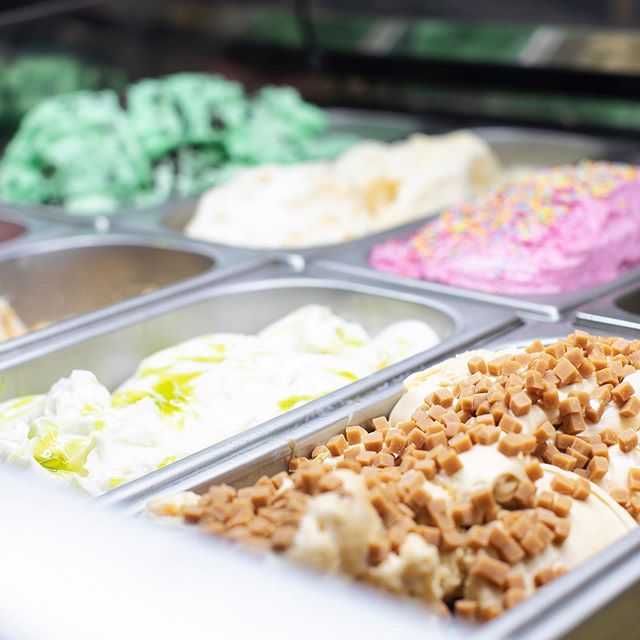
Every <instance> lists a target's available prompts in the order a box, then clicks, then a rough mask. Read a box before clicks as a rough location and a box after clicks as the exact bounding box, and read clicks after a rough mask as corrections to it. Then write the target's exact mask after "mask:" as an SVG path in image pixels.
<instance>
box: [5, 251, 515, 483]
mask: <svg viewBox="0 0 640 640" xmlns="http://www.w3.org/2000/svg"><path fill="white" fill-rule="evenodd" d="M309 303H315V304H324V305H327V306H329V307H331V308H332V309H333V310H334V311H335V312H336V313H337V314H338V315H340V316H342V317H344V318H346V319H347V320H351V321H355V322H358V323H360V324H362V325H363V326H364V328H365V329H366V330H367V331H369V332H371V333H372V334H375V333H377V332H379V331H380V330H381V329H382V328H383V327H385V326H387V325H388V324H389V323H391V322H394V321H396V320H400V319H407V318H414V319H419V320H423V321H426V322H427V323H429V324H431V326H432V327H433V328H434V330H435V331H436V332H437V333H438V334H439V336H440V337H441V339H442V342H441V343H440V344H438V345H436V346H435V347H433V348H432V349H429V350H427V351H424V352H422V353H419V354H417V355H415V356H412V357H410V358H407V359H406V360H404V361H402V362H400V363H397V364H394V365H391V366H389V367H387V368H386V369H383V370H381V371H379V372H377V373H375V374H372V375H370V376H368V377H366V378H363V379H361V380H359V381H357V382H354V383H351V384H348V385H347V386H345V387H343V388H341V389H339V390H337V391H335V392H333V393H331V394H329V395H327V396H326V397H324V398H320V399H318V400H315V401H312V402H309V403H308V404H306V405H303V406H302V407H299V408H296V409H293V410H291V411H290V412H288V413H287V414H284V415H283V416H280V417H278V418H274V419H273V420H271V421H269V422H267V423H265V424H264V425H262V426H259V427H255V428H253V429H250V430H248V431H245V432H244V433H242V434H239V435H238V436H234V437H233V438H230V439H228V440H226V441H224V442H223V443H220V444H218V445H214V446H213V447H211V448H210V449H206V450H204V451H203V452H201V453H200V454H195V455H194V456H189V457H188V458H185V459H184V460H182V461H179V462H177V463H174V464H171V465H168V466H167V467H165V468H164V469H161V470H160V471H158V472H156V473H154V474H151V475H150V476H147V477H145V478H143V479H141V480H138V481H136V482H152V483H153V484H154V485H155V484H157V482H158V475H157V474H160V475H159V477H160V479H162V478H163V477H167V474H168V477H169V478H172V477H173V474H174V473H175V472H178V471H181V472H184V469H185V468H189V465H191V464H203V463H204V464H207V465H208V464H210V459H211V457H212V456H213V457H214V458H215V457H216V456H222V457H225V456H227V455H232V454H234V453H235V452H237V451H238V450H240V449H243V448H248V447H251V446H252V444H253V443H255V442H258V441H260V440H261V439H262V438H264V437H267V438H270V437H272V435H273V434H274V433H286V432H287V431H288V429H289V428H290V427H291V425H292V424H295V423H297V422H300V421H302V420H308V419H309V418H311V417H313V416H315V415H318V414H319V412H321V411H327V410H328V409H329V408H331V407H334V406H337V405H338V404H344V403H346V402H349V401H351V400H352V399H353V398H354V397H357V396H359V395H361V394H364V393H368V392H370V391H371V390H372V389H375V388H378V387H379V386H381V385H384V384H387V383H388V382H389V381H390V380H394V379H399V378H403V377H404V376H405V375H406V374H407V373H408V372H409V371H410V370H412V369H418V368H422V367H423V366H424V364H425V362H426V361H429V360H431V359H433V358H437V357H443V356H445V355H448V354H449V353H450V352H451V351H456V350H459V349H464V348H466V347H467V346H468V345H470V344H473V343H475V342H476V341H477V340H479V339H481V338H484V337H487V336H490V335H495V334H496V333H498V332H500V331H504V330H508V329H509V328H511V327H513V326H517V325H518V324H519V321H518V320H517V319H516V318H515V317H514V316H513V315H512V314H510V313H509V312H507V311H504V310H500V309H496V308H493V307H491V306H487V305H467V304H466V303H464V302H463V301H456V300H449V299H447V298H445V297H443V296H437V295H436V296H430V297H427V296H415V295H412V294H411V293H409V292H406V291H403V290H401V289H399V290H390V289H386V288H384V287H374V286H371V285H367V284H365V283H361V282H359V281H357V280H353V279H345V278H336V277H334V278H329V277H327V276H326V274H324V273H322V272H321V271H319V270H314V269H306V270H303V271H302V272H300V273H297V272H296V270H295V268H294V267H293V266H290V265H288V264H282V265H280V266H277V267H266V268H265V269H264V270H262V271H259V272H258V274H256V276H254V277H253V278H252V277H245V278H243V279H238V281H236V282H234V283H233V284H231V283H230V284H225V285H219V286H215V287H210V288H201V289H198V290H193V291H191V292H188V293H184V294H183V295H180V296H176V297H174V298H173V299H164V300H158V301H157V302H155V303H153V304H150V305H147V306H146V307H145V308H141V307H139V308H137V309H133V310H131V311H129V312H127V313H122V314H120V315H118V316H112V317H110V318H108V319H105V320H104V321H103V322H100V323H96V324H95V325H91V326H89V325H85V326H83V327H80V328H78V329H76V330H75V331H73V332H70V333H68V334H64V335H58V336H56V337H55V338H52V339H50V340H47V341H46V342H40V343H38V344H35V345H32V347H31V348H29V349H25V350H24V351H23V352H22V353H18V354H15V355H13V356H12V355H11V354H10V355H9V356H8V357H6V358H3V360H2V362H1V363H0V383H1V387H0V397H1V398H3V399H6V398H11V397H16V396H20V395H25V394H33V393H38V392H42V391H45V390H46V389H48V388H49V387H50V385H51V384H52V383H53V382H55V381H56V380H57V379H59V378H60V377H61V376H65V375H68V374H69V373H70V372H71V371H72V370H73V369H89V370H91V371H93V372H94V373H95V374H96V375H97V376H98V378H99V379H100V380H101V381H102V382H103V383H104V384H105V385H106V386H108V387H111V388H113V387H115V386H116V385H118V384H119V383H121V382H122V381H123V380H124V379H126V378H127V377H128V376H129V375H131V374H132V373H133V371H135V369H136V367H137V365H138V364H139V362H140V360H142V359H143V358H145V357H146V356H148V355H150V354H151V353H154V352H156V351H158V350H160V349H163V348H165V347H168V346H170V345H175V344H177V343H179V342H181V341H184V340H186V339H189V338H192V337H194V336H198V335H202V334H206V333H210V332H212V331H226V332H240V333H255V332H257V331H259V330H260V329H262V328H263V327H265V326H266V325H267V324H269V323H270V322H272V321H274V320H276V319H278V318H280V317H282V316H283V315H285V314H286V313H288V312H290V311H293V310H294V309H297V308H299V307H301V306H303V305H305V304H309ZM185 465H186V467H185ZM174 467H177V469H176V470H175V471H174V469H173V468H174ZM148 478H152V479H151V480H149V479H148ZM131 484H132V483H131ZM128 486H129V485H125V486H124V487H122V488H121V489H120V491H125V492H126V491H127V489H128Z"/></svg>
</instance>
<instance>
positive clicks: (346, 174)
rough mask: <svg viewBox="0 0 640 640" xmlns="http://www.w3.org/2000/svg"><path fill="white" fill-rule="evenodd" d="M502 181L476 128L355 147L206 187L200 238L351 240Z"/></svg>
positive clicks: (197, 224) (196, 233)
mask: <svg viewBox="0 0 640 640" xmlns="http://www.w3.org/2000/svg"><path fill="white" fill-rule="evenodd" d="M499 178H500V167H499V164H498V161H497V158H496V157H495V155H494V154H493V153H492V151H491V149H490V148H489V146H488V145H487V144H486V143H485V142H484V141H483V140H482V139H481V138H479V137H478V136H476V135H475V134H473V133H471V132H469V131H458V132H455V133H450V134H447V135H441V136H426V135H422V134H416V135H413V136H411V137H410V138H408V139H407V140H405V141H402V142H394V143H391V144H385V143H382V142H373V141H366V142H362V143H360V144H356V145H354V146H353V147H352V148H351V149H349V150H348V151H346V152H345V153H344V154H342V155H341V156H340V157H339V158H338V159H337V160H335V161H334V162H309V163H301V164H295V165H265V166H260V167H256V168H251V169H246V170H244V171H242V172H241V173H239V174H238V175H237V176H236V177H234V178H233V179H231V180H230V181H229V182H227V183H225V184H223V185H220V186H217V187H214V188H213V189H211V190H209V191H208V192H207V193H205V194H204V195H203V196H202V198H201V199H200V202H199V203H198V207H197V209H196V213H195V216H194V217H193V219H192V220H191V221H190V223H189V224H188V226H187V228H186V233H187V234H188V235H190V236H192V237H194V238H201V239H205V240H212V241H215V242H224V243H228V244H235V245H245V246H251V247H263V248H283V247H302V246H313V245H321V244H331V243H337V242H345V241H347V240H352V239H354V238H358V237H360V236H363V235H366V234H369V233H374V232H376V231H381V230H383V229H387V228H390V227H394V226H398V225H401V224H404V223H407V222H410V221H412V220H415V219H418V218H420V217H422V216H425V215H427V214H429V213H433V212H435V211H437V210H438V209H441V208H443V207H445V206H448V205H451V204H454V203H456V202H459V201H461V200H463V199H465V198H466V197H468V196H471V195H473V194H475V193H476V192H478V191H481V190H483V189H485V188H486V187H488V186H490V185H491V184H493V183H495V182H496V181H497V180H498V179H499Z"/></svg>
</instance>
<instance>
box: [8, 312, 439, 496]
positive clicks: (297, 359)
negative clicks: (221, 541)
mask: <svg viewBox="0 0 640 640" xmlns="http://www.w3.org/2000/svg"><path fill="white" fill-rule="evenodd" d="M436 342H438V336H437V335H436V333H435V332H434V331H433V329H431V328H430V327H429V326H427V325H426V324H424V323H423V322H418V321H411V320H407V321H402V322H398V323H395V324H394V325H391V326H389V327H387V328H386V329H385V330H383V331H382V332H381V333H380V334H379V335H378V336H376V337H374V338H372V337H370V336H369V335H368V334H367V333H366V332H365V330H364V329H363V328H362V327H361V326H360V325H358V324H355V323H351V322H347V321H345V320H343V319H341V318H339V317H338V316H336V315H334V314H333V313H332V312H331V311H330V310H329V309H327V308H324V307H320V306H315V305H311V306H307V307H303V308H301V309H299V310H297V311H295V312H293V313H291V314H289V315H288V316H286V317H285V318H283V319H282V320H280V321H278V322H276V323H274V324H272V325H271V326H269V327H267V328H266V329H264V330H263V331H262V332H260V333H259V334H257V335H239V334H222V333H218V334H212V335H207V336H201V337H198V338H194V339H192V340H189V341H187V342H184V343H182V344H179V345H177V346H175V347H171V348H169V349H165V350H164V351H160V352H158V353H156V354H154V355H152V356H150V357H148V358H146V359H145V360H144V361H143V362H142V363H141V364H140V366H139V368H138V370H137V372H136V373H135V374H134V375H133V376H132V377H131V378H130V379H128V380H127V381H125V382H124V383H123V384H122V385H121V386H120V387H119V388H118V389H117V390H116V391H115V392H114V393H110V392H109V390H108V389H107V388H106V387H104V386H103V385H102V384H100V382H99V381H98V380H97V379H96V377H95V376H94V375H93V374H92V373H90V372H89V371H74V372H73V373H72V374H71V375H70V376H69V377H68V378H62V379H61V380H59V381H58V382H56V383H55V384H54V385H53V386H52V387H51V389H50V390H49V391H48V393H46V394H44V395H39V396H32V397H26V398H19V399H16V400H10V401H7V402H5V403H3V404H1V405H0V459H2V460H6V461H9V462H12V463H15V464H19V465H22V466H25V467H28V468H31V469H32V470H34V471H35V472H37V473H39V474H40V475H44V476H48V477H51V478H55V479H58V480H62V481H65V482H70V483H71V484H73V485H76V486H79V487H81V488H82V489H84V490H86V491H88V492H90V493H93V494H98V493H102V492H104V491H108V490H109V489H111V488H114V487H117V486H119V485H120V484H122V483H124V482H127V481H129V480H132V479H133V478H136V477H139V476H141V475H144V474H145V473H149V472H151V471H154V470H156V469H158V468H160V467H163V466H165V465H167V464H169V463H171V462H173V461H175V460H177V459H178V458H181V457H184V456H186V455H188V454H190V453H193V452H195V451H198V450H200V449H203V448H205V447H207V446H209V445H212V444H214V443H216V442H219V441H221V440H223V439H225V438H228V437H229V436H232V435H234V434H237V433H239V432H240V431H243V430H245V429H248V428H249V427H251V426H254V425H256V424H258V423H260V422H263V421H265V420H268V419H269V418H272V417H274V416H277V415H279V414H281V413H283V412H285V411H288V410H289V409H292V408H294V407H297V406H299V405H301V404H303V403H305V402H308V401H310V400H313V399H315V398H318V397H320V396H322V395H325V394H327V393H329V392H331V391H333V390H335V389H337V388H339V387H342V386H344V385H346V384H349V383H350V382H353V381H355V380H358V379H360V378H362V377H364V376H366V375H369V374H371V373H373V372H375V371H378V370H379V369H382V368H383V367H385V366H387V365H388V364H391V363H392V362H395V361H398V360H401V359H402V358H404V357H407V356H409V355H412V354H414V353H417V352H418V351H421V350H423V349H426V348H428V347H430V346H432V345H434V344H435V343H436Z"/></svg>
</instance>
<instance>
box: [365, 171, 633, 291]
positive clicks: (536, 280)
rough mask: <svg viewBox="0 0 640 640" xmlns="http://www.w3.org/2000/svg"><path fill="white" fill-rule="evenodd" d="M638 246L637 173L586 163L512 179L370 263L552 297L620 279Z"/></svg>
mask: <svg viewBox="0 0 640 640" xmlns="http://www.w3.org/2000/svg"><path fill="white" fill-rule="evenodd" d="M639 240H640V177H639V175H638V169H637V167H635V166H631V165H627V164H614V163H608V162H583V163H580V164H577V165H566V166H559V167H553V168H550V169H540V170H536V171H532V172H527V173H524V174H522V175H518V176H516V177H514V178H511V179H509V180H506V181H505V182H503V183H502V184H500V185H499V186H497V187H495V188H493V189H491V190H489V191H487V192H486V193H484V194H481V195H479V196H478V197H477V198H476V199H473V200H469V201H467V202H465V203H463V204H460V205H458V206H456V207H452V208H450V209H447V210H445V211H444V212H443V213H442V215H441V216H440V217H439V218H438V219H436V220H433V221H431V222H429V223H427V224H426V225H425V226H424V227H422V229H420V230H419V231H418V232H417V233H415V234H414V235H412V236H411V237H409V238H404V239H400V240H391V241H388V242H386V243H383V244H381V245H378V246H376V247H375V248H374V249H373V251H372V252H371V255H370V258H369V260H370V264H371V265H372V266H373V267H374V268H376V269H378V270H380V271H386V272H389V273H394V274H397V275H403V276H408V277H412V278H420V279H422V280H432V281H435V282H442V283H445V284H449V285H454V286H458V287H465V288H468V289H478V290H481V291H489V292H497V293H508V294H546V293H557V292H562V291H572V290H575V289H580V288H581V287H588V286H595V285H599V284H603V283H606V282H609V281H611V280H614V279H615V278H617V277H618V276H620V275H621V274H623V273H624V272H625V270H627V269H629V268H630V267H633V266H636V265H638V264H640V242H639Z"/></svg>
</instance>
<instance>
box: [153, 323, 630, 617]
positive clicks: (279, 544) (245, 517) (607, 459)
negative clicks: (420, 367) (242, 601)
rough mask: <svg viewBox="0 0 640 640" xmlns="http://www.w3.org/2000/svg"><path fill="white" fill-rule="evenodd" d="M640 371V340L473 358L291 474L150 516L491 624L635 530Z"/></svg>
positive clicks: (293, 465) (418, 386) (159, 506)
mask: <svg viewBox="0 0 640 640" xmlns="http://www.w3.org/2000/svg"><path fill="white" fill-rule="evenodd" d="M638 369H640V340H634V341H628V340H624V339H622V338H601V337H595V336H591V335H589V334H587V333H584V332H580V331H578V332H576V333H574V334H571V335H569V336H567V337H566V338H564V339H561V340H558V341H557V342H555V343H554V344H551V345H549V346H545V345H543V344H542V343H541V342H540V341H538V340H536V341H534V342H532V343H531V344H530V345H529V346H528V347H527V348H526V349H524V350H522V351H519V350H506V351H501V352H492V351H474V352H469V353H466V354H463V355H460V356H458V357H456V358H453V359H451V360H448V361H446V362H444V363H442V364H440V365H437V366H435V367H433V368H431V369H429V370H427V371H424V372H420V373H416V374H414V375H412V376H411V377H409V378H408V379H407V380H406V382H405V384H404V392H403V395H402V397H401V399H400V400H399V401H398V403H397V404H396V406H395V407H394V409H393V411H392V412H391V414H390V416H389V417H388V418H387V417H384V416H381V417H377V418H374V419H372V420H371V421H370V423H368V424H363V425H353V426H350V427H348V428H347V429H346V431H345V432H344V433H339V434H337V435H335V436H333V437H332V438H331V439H330V440H329V441H328V442H326V443H325V444H320V445H318V446H316V447H315V448H314V449H313V451H311V453H310V455H309V457H298V458H293V459H292V460H291V461H290V463H289V468H288V471H283V472H281V473H278V474H277V475H275V476H273V477H267V476H264V477H262V478H260V479H259V480H258V481H257V482H256V483H255V484H254V485H253V486H250V487H243V488H239V489H236V488H234V487H231V486H228V485H215V486H212V487H210V488H209V490H208V491H206V492H205V493H204V494H203V495H196V494H194V493H189V492H186V493H181V494H178V495H175V496H166V497H160V498H156V499H155V500H154V501H153V502H152V503H151V504H150V506H149V509H150V511H151V513H153V514H156V515H161V516H173V517H175V518H177V519H179V520H181V521H183V522H185V523H191V524H193V525H197V526H198V527H199V528H200V529H201V530H203V531H204V532H206V533H210V534H212V535H216V536H222V537H223V538H226V539H227V540H231V541H233V542H239V543H242V544H245V545H247V546H248V547H250V548H254V549H259V550H268V551H271V552H273V553H276V554H279V555H280V556H282V557H286V558H290V559H291V560H294V561H297V562H300V563H302V564H305V565H309V566H311V567H313V568H315V569H317V570H319V571H325V572H329V573H336V574H341V575H345V576H349V577H351V578H353V579H355V580H358V581H361V582H364V583H367V584H370V585H374V586H377V587H379V588H381V589H384V590H386V591H389V592H391V593H395V594H398V595H403V596H408V597H411V598H414V599H417V600H419V601H422V602H424V603H426V604H428V605H431V606H433V607H435V608H437V609H439V610H440V611H442V612H443V613H453V615H455V616H457V617H459V618H462V619H465V620H469V621H474V622H484V621H487V620H490V619H492V618H494V617H496V616H498V615H500V614H501V613H502V612H503V611H505V610H506V609H509V608H511V607H513V606H515V605H517V604H518V603H519V602H521V601H522V600H523V599H525V598H526V597H528V596H529V595H530V594H532V593H533V592H534V591H535V590H536V589H539V588H541V587H543V586H544V585H546V584H547V583H549V582H550V581H552V580H554V579H556V578H557V577H558V576H560V575H562V574H563V573H565V572H566V571H568V570H571V569H572V568H573V567H575V566H576V565H578V564H580V563H581V562H583V561H585V560H587V559H588V558H590V557H592V556H593V555H594V554H596V553H597V552H599V551H600V550H602V549H603V548H604V547H606V546H607V545H609V544H611V543H612V542H614V541H616V540H618V539H619V538H621V537H622V536H624V535H625V534H626V533H627V532H628V531H631V530H632V529H634V528H635V527H636V524H637V520H638V519H639V518H640V466H639V465H638V462H639V461H640V459H639V458H638V451H639V450H638V436H637V430H638V428H639V427H640V397H639V396H638V391H640V387H639V384H640V373H638Z"/></svg>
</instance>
